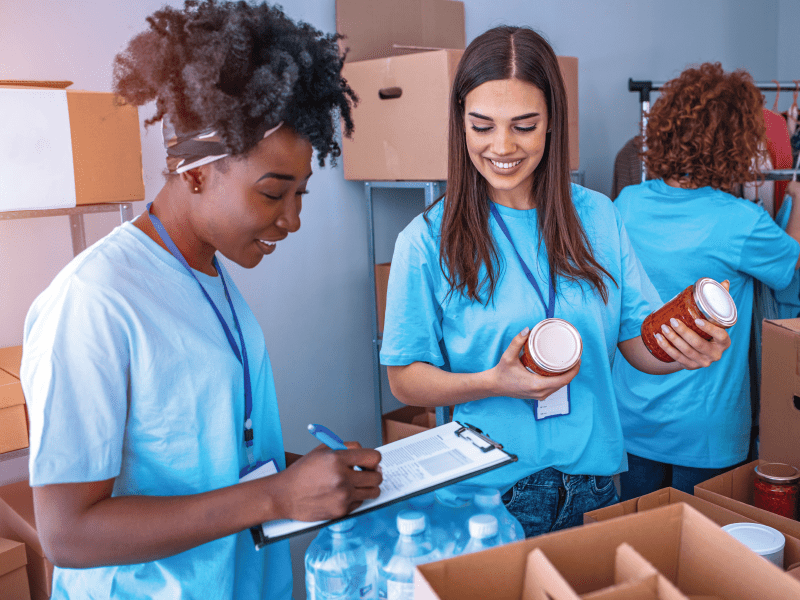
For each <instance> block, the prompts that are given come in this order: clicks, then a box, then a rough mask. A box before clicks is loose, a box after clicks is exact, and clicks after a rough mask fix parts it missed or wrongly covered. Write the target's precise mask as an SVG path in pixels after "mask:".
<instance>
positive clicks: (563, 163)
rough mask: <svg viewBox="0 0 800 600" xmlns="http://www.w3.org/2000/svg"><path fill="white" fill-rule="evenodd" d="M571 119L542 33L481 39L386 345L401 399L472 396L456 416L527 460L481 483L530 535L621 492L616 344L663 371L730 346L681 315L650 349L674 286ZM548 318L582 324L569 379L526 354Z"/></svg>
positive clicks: (564, 523) (468, 65) (462, 81)
mask: <svg viewBox="0 0 800 600" xmlns="http://www.w3.org/2000/svg"><path fill="white" fill-rule="evenodd" d="M566 115H567V98H566V92H565V89H564V84H563V81H562V78H561V74H560V71H559V67H558V61H557V59H556V56H555V54H554V53H553V50H552V48H551V47H550V46H549V45H548V44H547V42H546V41H545V40H544V39H543V38H542V37H541V36H540V35H538V34H537V33H535V32H534V31H532V30H530V29H525V28H519V27H498V28H495V29H492V30H490V31H487V32H486V33H484V34H483V35H481V36H479V37H478V38H476V39H475V40H474V41H473V42H472V43H471V44H470V45H469V47H468V48H467V49H466V51H465V52H464V55H463V57H462V59H461V61H460V63H459V65H458V69H457V71H456V75H455V81H454V83H453V89H452V94H451V100H450V123H449V172H448V181H447V194H446V196H445V197H443V198H441V199H440V200H439V201H438V202H437V203H435V204H434V205H433V206H432V207H431V208H430V209H429V210H428V211H426V213H425V214H424V215H421V216H420V217H418V218H417V219H415V220H414V221H413V222H412V223H411V224H410V225H409V226H408V227H407V228H406V229H405V230H404V231H403V232H402V233H401V234H400V236H399V237H398V240H397V244H396V247H395V253H394V257H393V260H392V270H391V276H390V280H389V290H388V297H387V308H386V321H385V323H386V324H385V331H384V339H383V347H382V350H381V360H382V362H383V364H385V365H387V366H388V373H389V382H390V384H391V387H392V391H393V393H394V394H395V396H396V397H397V398H399V399H400V400H401V401H402V402H405V403H406V404H411V405H417V406H446V405H455V414H454V418H455V419H457V420H459V421H461V422H467V423H470V424H472V425H474V426H477V427H479V428H481V429H482V430H483V431H484V432H486V433H487V434H488V435H490V436H491V437H492V438H494V439H495V440H497V441H499V442H500V443H502V444H503V445H504V446H505V448H506V449H507V450H508V451H509V452H512V453H514V454H516V455H517V456H518V457H519V460H518V461H517V462H516V463H514V464H512V465H509V466H506V467H503V468H502V469H498V470H496V471H494V472H492V473H488V474H485V475H483V476H481V477H480V478H478V479H475V480H473V482H475V483H480V484H482V485H491V486H494V487H497V488H499V489H500V490H501V491H502V492H503V493H504V495H503V500H504V502H505V503H506V506H507V507H508V509H509V510H510V511H511V512H512V513H513V514H514V516H515V517H517V518H518V519H519V521H520V522H521V523H522V526H523V528H524V529H525V533H526V536H532V535H537V534H539V533H544V532H547V531H550V530H553V529H560V528H564V527H570V526H572V525H576V524H579V523H581V522H582V516H583V512H584V511H587V510H592V509H594V508H598V507H601V506H605V505H608V504H611V503H614V502H616V501H617V494H616V490H615V488H614V483H613V480H612V476H613V475H614V474H615V473H618V472H620V471H622V470H624V469H625V466H626V465H625V452H624V446H623V439H622V430H621V427H620V423H619V416H618V412H617V406H616V401H615V398H614V390H613V386H612V384H611V364H612V362H613V358H614V355H615V353H616V351H617V348H619V350H620V352H621V353H622V354H623V355H625V356H626V357H627V358H628V360H629V361H630V362H631V364H634V365H636V367H637V368H639V369H642V370H645V371H647V372H649V373H654V374H657V373H667V372H672V371H675V370H678V369H681V368H689V369H696V368H700V367H704V366H707V365H709V364H710V363H711V362H713V361H715V360H718V359H719V358H720V356H721V354H722V352H723V351H724V350H725V348H727V347H728V345H729V344H730V339H729V338H728V335H727V334H726V333H725V331H724V330H722V329H720V328H717V327H715V326H713V325H711V324H709V323H703V324H702V325H701V327H702V328H703V330H704V331H706V332H708V334H709V335H711V336H712V340H711V341H709V342H707V341H705V340H703V339H702V338H700V337H699V336H698V335H696V334H694V333H693V332H691V331H689V330H688V328H686V327H684V326H683V325H680V324H679V325H678V326H676V327H674V328H667V330H666V331H665V332H664V335H663V336H661V341H660V343H661V347H662V348H664V350H665V351H666V352H668V353H669V355H670V356H671V357H673V358H674V359H675V361H676V362H675V363H672V364H666V363H662V362H660V361H658V360H657V359H655V358H654V357H652V356H651V355H650V354H649V352H648V351H647V349H646V348H645V346H644V343H643V342H642V341H641V338H640V337H639V330H640V326H641V324H642V321H643V320H644V318H645V317H646V316H647V314H649V313H650V312H651V311H652V310H653V309H655V308H656V307H658V306H659V304H660V301H659V297H658V294H657V293H656V291H655V290H654V289H653V287H652V285H651V284H650V282H649V280H648V279H647V276H646V274H645V273H644V271H643V270H642V268H641V266H640V265H639V262H638V261H637V260H636V257H635V255H634V253H633V251H632V249H631V247H630V245H629V243H628V239H627V236H626V234H625V229H624V227H623V225H622V223H621V221H620V220H619V216H618V214H617V212H616V210H615V208H614V206H613V204H612V203H611V202H610V201H609V200H608V198H606V197H605V196H603V195H601V194H599V193H596V192H592V191H590V190H587V189H585V188H582V187H580V186H576V185H571V184H570V178H569V167H568V150H569V148H568V135H567V133H568V132H567V118H566ZM546 317H557V318H560V319H564V320H566V321H568V322H570V323H571V324H572V325H573V326H574V327H575V328H576V329H577V330H578V332H579V333H580V336H581V338H582V344H583V353H582V359H581V361H580V362H579V363H578V364H576V365H575V366H574V367H573V368H571V369H570V370H569V371H567V372H566V373H563V374H561V375H558V376H550V377H545V376H540V375H537V374H534V373H532V372H529V371H528V370H526V369H525V368H524V367H523V366H522V364H521V363H520V360H519V354H520V351H521V350H522V347H523V345H524V344H525V341H526V339H527V336H528V333H529V328H530V327H531V326H533V325H535V324H536V323H538V322H540V321H542V320H543V319H545V318H546Z"/></svg>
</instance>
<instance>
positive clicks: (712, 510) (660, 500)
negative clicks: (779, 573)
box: [583, 488, 800, 568]
mask: <svg viewBox="0 0 800 600" xmlns="http://www.w3.org/2000/svg"><path fill="white" fill-rule="evenodd" d="M679 502H683V503H685V504H688V505H689V506H691V507H692V508H693V509H695V510H696V511H697V512H699V513H700V514H702V515H703V516H705V517H708V518H709V519H711V520H712V521H714V523H716V524H717V525H719V526H720V527H723V526H725V525H730V524H731V523H756V522H757V521H756V519H750V518H748V517H746V516H744V515H741V514H739V513H737V512H735V511H733V510H728V509H727V508H723V507H722V506H719V505H718V504H714V503H713V502H708V501H707V500H703V499H702V498H698V497H696V496H692V495H690V494H686V493H684V492H682V491H680V490H676V489H674V488H665V489H663V490H657V491H655V492H652V493H650V494H646V495H644V496H640V497H639V498H633V499H631V500H626V501H625V502H620V503H619V504H614V505H613V506H608V507H606V508H599V509H597V510H593V511H591V512H587V513H584V515H583V522H584V523H597V522H599V521H606V520H608V519H615V518H617V517H621V516H624V515H629V514H632V513H637V512H644V511H646V510H653V509H654V508H659V507H661V506H666V505H669V504H677V503H679ZM779 531H780V530H779ZM781 533H783V535H784V537H786V546H785V547H784V553H783V560H784V565H785V566H786V568H788V567H789V566H791V565H793V564H794V563H800V539H798V537H796V536H794V535H793V534H792V533H789V532H787V531H781Z"/></svg>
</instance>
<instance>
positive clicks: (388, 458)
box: [250, 421, 517, 549]
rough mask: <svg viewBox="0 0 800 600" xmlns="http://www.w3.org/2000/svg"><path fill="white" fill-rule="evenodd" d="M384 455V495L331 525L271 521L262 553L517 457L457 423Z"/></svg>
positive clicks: (260, 539)
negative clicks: (265, 549)
mask: <svg viewBox="0 0 800 600" xmlns="http://www.w3.org/2000/svg"><path fill="white" fill-rule="evenodd" d="M376 450H378V451H379V452H380V453H381V457H382V458H381V463H380V465H381V470H382V471H383V483H381V494H380V496H378V497H377V498H375V499H370V500H365V501H364V502H363V503H362V504H361V506H359V507H358V508H357V509H355V510H354V511H353V512H351V513H349V514H347V515H345V516H343V517H339V518H338V519H330V520H327V521H313V522H311V521H294V520H291V519H283V520H276V521H268V522H266V523H264V524H262V525H261V526H260V527H252V528H251V529H250V532H251V533H252V534H253V541H254V542H255V545H256V549H260V548H262V547H263V546H265V545H267V544H271V543H273V542H278V541H281V540H285V539H288V538H290V537H293V536H295V535H298V534H301V533H306V532H308V531H314V530H316V529H321V528H323V527H327V526H328V525H330V524H331V523H336V522H337V521H344V520H345V519H349V518H351V517H353V516H356V515H362V514H365V513H368V512H371V511H373V510H377V509H379V508H382V507H384V506H389V505H390V504H395V503H396V502H401V501H403V500H406V499H408V498H412V497H414V496H419V495H421V494H426V493H428V492H430V491H432V490H435V489H438V488H441V487H445V486H448V485H451V484H453V483H457V482H459V481H463V480H465V479H469V478H471V477H475V476H476V475H480V474H482V473H486V472H488V471H492V470H494V469H497V468H499V467H502V466H504V465H507V464H509V463H512V462H515V461H516V460H517V457H516V456H515V455H514V454H509V453H508V452H506V451H505V450H503V446H502V444H498V443H497V442H495V441H494V440H492V439H490V438H489V437H488V436H487V435H486V434H484V433H483V432H482V431H481V430H480V429H478V428H476V427H473V426H471V425H469V424H462V423H460V422H458V421H452V422H450V423H447V424H445V425H440V426H439V427H434V428H433V429H429V430H427V431H423V432H422V433H418V434H416V435H412V436H411V437H407V438H404V439H402V440H398V441H396V442H392V443H391V444H386V445H385V446H381V447H380V448H376Z"/></svg>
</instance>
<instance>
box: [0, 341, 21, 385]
mask: <svg viewBox="0 0 800 600" xmlns="http://www.w3.org/2000/svg"><path fill="white" fill-rule="evenodd" d="M21 363H22V346H8V347H7V348H0V369H3V370H4V371H8V372H9V373H11V374H12V375H13V376H14V377H16V378H17V379H19V367H20V364H21Z"/></svg>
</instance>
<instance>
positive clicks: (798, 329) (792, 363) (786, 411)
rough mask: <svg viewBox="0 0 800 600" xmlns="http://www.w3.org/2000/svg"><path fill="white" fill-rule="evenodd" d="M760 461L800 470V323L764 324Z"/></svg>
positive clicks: (795, 320) (780, 322)
mask: <svg viewBox="0 0 800 600" xmlns="http://www.w3.org/2000/svg"><path fill="white" fill-rule="evenodd" d="M761 357H762V360H761V408H760V416H759V448H758V455H759V458H762V459H765V460H768V461H771V462H782V463H788V464H790V465H794V466H796V467H800V319H782V320H776V321H770V320H764V325H763V328H762V331H761Z"/></svg>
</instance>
